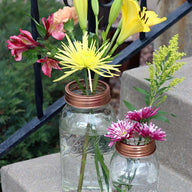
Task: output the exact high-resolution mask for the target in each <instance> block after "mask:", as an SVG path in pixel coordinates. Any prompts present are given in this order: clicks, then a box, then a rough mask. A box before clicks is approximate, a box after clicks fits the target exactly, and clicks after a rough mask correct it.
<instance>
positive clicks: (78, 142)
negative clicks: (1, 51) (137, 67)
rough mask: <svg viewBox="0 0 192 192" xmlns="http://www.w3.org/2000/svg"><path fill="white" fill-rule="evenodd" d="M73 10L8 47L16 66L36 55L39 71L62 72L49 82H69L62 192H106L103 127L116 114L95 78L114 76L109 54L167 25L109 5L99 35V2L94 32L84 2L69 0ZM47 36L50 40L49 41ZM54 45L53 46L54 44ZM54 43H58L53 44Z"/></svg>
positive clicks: (117, 3)
mask: <svg viewBox="0 0 192 192" xmlns="http://www.w3.org/2000/svg"><path fill="white" fill-rule="evenodd" d="M73 4H74V7H67V6H65V7H64V8H63V9H60V10H58V11H57V12H55V13H53V14H50V15H49V16H48V18H45V17H43V18H42V24H39V23H38V22H36V21H35V20H34V19H33V18H32V19H33V21H34V22H35V23H36V27H37V30H38V33H39V36H38V38H37V40H34V39H33V38H32V35H31V33H30V32H28V31H25V30H22V29H21V30H20V34H19V35H18V36H11V37H10V40H8V41H7V42H8V48H9V49H11V54H12V56H14V58H15V61H21V59H22V56H23V55H24V54H25V56H29V55H35V56H37V55H40V56H41V58H39V59H37V62H38V63H39V64H42V71H43V73H44V74H45V75H47V76H48V77H51V73H52V69H57V70H60V71H61V73H63V74H62V75H61V76H60V77H59V78H56V79H55V80H54V81H60V80H63V79H67V78H68V79H70V80H74V81H72V82H70V83H69V84H68V85H67V86H66V87H65V91H66V93H65V100H66V102H67V105H66V106H65V107H64V109H63V112H62V115H61V120H60V143H61V144H60V145H61V164H62V185H63V187H62V188H63V191H79V192H80V191H90V190H95V191H110V188H109V170H108V167H107V166H108V164H109V159H110V158H109V157H110V153H109V151H108V150H107V145H108V143H109V142H108V141H107V140H106V139H107V138H106V137H104V134H105V133H106V127H108V126H109V125H110V123H111V122H112V121H114V118H115V114H114V113H113V112H112V109H111V108H110V107H109V106H108V103H109V100H110V94H109V86H108V85H107V84H106V83H105V82H102V81H100V80H99V76H103V77H113V76H117V74H116V72H119V69H118V68H119V66H120V65H112V64H111V61H112V60H113V59H114V57H115V56H114V55H113V54H114V52H115V50H116V49H117V48H118V46H119V45H121V44H122V43H123V42H124V41H125V40H126V39H127V38H128V37H129V36H131V35H133V34H135V33H139V32H149V31H150V26H153V25H156V24H158V23H161V22H163V21H165V20H166V18H165V17H164V18H158V15H157V14H156V13H155V12H153V11H147V10H146V8H143V9H142V10H141V8H140V6H139V4H138V1H136V0H114V1H113V3H112V6H111V8H110V13H109V17H108V25H107V28H106V30H103V31H101V32H100V31H99V29H98V26H99V18H98V15H99V1H98V0H91V6H92V10H93V13H94V16H95V23H96V28H95V33H90V32H88V31H87V9H88V1H87V0H74V1H73ZM120 12H121V14H122V17H121V19H120V21H119V24H118V27H117V29H116V31H115V33H114V35H113V37H112V39H111V40H109V39H108V33H109V30H110V27H111V25H112V24H113V23H114V22H115V20H116V18H117V16H118V15H119V13H120ZM51 37H52V38H51ZM54 39H55V40H56V41H53V40H54ZM57 40H58V41H57Z"/></svg>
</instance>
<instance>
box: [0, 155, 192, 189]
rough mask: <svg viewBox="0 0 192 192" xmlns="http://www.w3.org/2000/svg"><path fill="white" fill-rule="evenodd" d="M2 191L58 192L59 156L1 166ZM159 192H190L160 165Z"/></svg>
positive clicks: (189, 186) (182, 180)
mask: <svg viewBox="0 0 192 192" xmlns="http://www.w3.org/2000/svg"><path fill="white" fill-rule="evenodd" d="M1 176H2V184H3V185H2V188H3V192H61V178H60V154H59V153H56V154H52V155H47V156H43V157H39V158H35V159H31V160H27V161H22V162H19V163H14V164H11V165H7V166H4V167H3V168H2V169H1ZM159 180H160V183H159V192H165V191H166V192H184V191H185V192H191V189H192V183H191V182H190V181H188V180H187V179H185V178H183V177H181V176H180V175H179V174H177V173H176V172H175V171H173V170H170V169H169V168H167V167H165V166H164V165H160V178H159Z"/></svg>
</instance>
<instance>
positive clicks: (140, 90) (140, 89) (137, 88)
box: [134, 87, 149, 95]
mask: <svg viewBox="0 0 192 192" xmlns="http://www.w3.org/2000/svg"><path fill="white" fill-rule="evenodd" d="M134 88H135V89H136V90H137V91H138V92H139V93H142V94H144V95H149V93H148V92H147V91H146V90H145V89H142V88H139V87H134Z"/></svg>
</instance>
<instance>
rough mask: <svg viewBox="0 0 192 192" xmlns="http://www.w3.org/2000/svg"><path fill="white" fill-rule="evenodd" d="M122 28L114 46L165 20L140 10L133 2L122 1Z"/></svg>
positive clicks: (152, 12) (152, 13) (128, 0)
mask: <svg viewBox="0 0 192 192" xmlns="http://www.w3.org/2000/svg"><path fill="white" fill-rule="evenodd" d="M121 10H122V28H121V32H120V34H119V36H118V38H117V41H116V44H117V45H120V44H121V43H123V42H124V41H125V40H126V39H127V38H128V37H130V36H131V35H133V34H135V33H139V32H149V31H150V26H152V25H156V24H159V23H161V22H163V21H165V20H166V19H167V18H166V17H163V18H158V15H157V14H156V13H155V12H154V11H146V8H145V7H144V8H143V11H141V8H140V6H139V4H138V2H136V1H135V0H123V5H122V8H121Z"/></svg>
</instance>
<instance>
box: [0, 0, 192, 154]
mask: <svg viewBox="0 0 192 192" xmlns="http://www.w3.org/2000/svg"><path fill="white" fill-rule="evenodd" d="M89 2H90V0H89ZM64 3H65V4H67V0H64ZM146 5H147V1H146V0H141V7H142V6H146ZM101 6H103V7H107V6H110V3H108V4H106V5H101ZM190 11H192V0H186V2H185V3H183V4H182V5H181V6H180V7H178V8H177V9H176V10H175V11H173V12H172V13H171V14H169V15H168V16H167V20H166V21H164V22H163V23H160V24H158V25H156V26H154V27H153V28H152V30H151V31H150V32H148V33H147V34H144V33H141V34H140V38H139V39H137V40H136V41H134V42H133V43H131V44H130V45H129V46H128V47H126V48H125V49H124V50H122V51H121V52H120V54H119V55H118V56H117V57H116V58H115V59H114V60H113V62H112V64H114V65H115V64H118V63H122V62H123V61H126V60H128V59H130V58H131V57H132V56H133V55H135V54H136V53H137V52H139V51H140V50H141V49H142V48H144V47H145V46H146V45H148V44H149V43H151V42H152V41H153V40H154V39H155V38H157V37H158V36H159V35H160V34H162V33H163V32H164V31H166V30H167V29H168V28H170V27H171V26H172V25H173V24H175V23H176V22H178V21H179V20H180V19H181V18H183V17H184V16H185V15H186V14H188V13H189V12H190ZM89 14H91V10H90V9H89ZM31 15H32V16H33V17H34V18H35V19H36V20H37V21H39V12H38V3H37V0H31ZM92 18H93V17H89V19H92ZM90 23H92V24H93V26H90V27H89V30H90V31H92V30H94V22H90ZM32 35H33V38H34V39H36V38H37V35H38V33H37V30H36V27H35V25H34V23H33V21H32ZM34 71H35V98H36V109H37V117H35V118H34V119H33V120H31V121H30V122H29V123H27V124H26V125H25V126H23V127H22V128H20V129H19V130H18V131H16V132H15V133H14V134H13V135H12V136H10V137H9V138H8V139H7V140H5V141H4V142H3V143H1V144H0V157H1V156H3V155H4V154H6V153H8V152H9V151H10V150H11V149H12V148H14V147H15V146H16V145H17V144H19V143H21V142H22V141H23V140H24V139H25V138H27V137H28V136H29V135H30V134H32V133H33V132H35V131H36V130H38V129H39V128H40V127H41V126H42V125H44V124H45V123H46V122H47V121H48V120H50V119H51V118H52V117H54V116H55V115H56V114H58V113H59V112H60V111H61V109H62V108H63V106H64V105H65V101H64V99H63V97H62V98H60V99H59V100H57V101H56V102H55V103H53V104H52V105H51V106H49V107H48V108H47V109H46V110H45V111H43V110H42V108H43V107H42V106H43V91H42V82H41V65H40V64H38V63H35V64H34Z"/></svg>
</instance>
